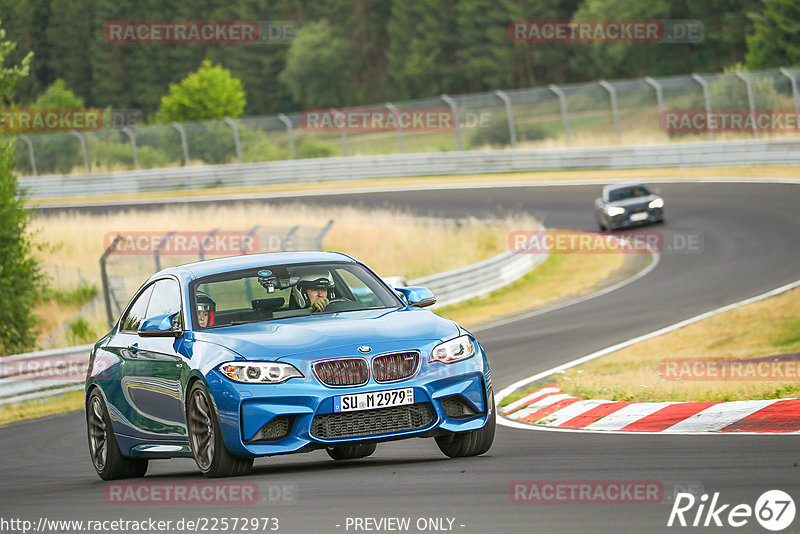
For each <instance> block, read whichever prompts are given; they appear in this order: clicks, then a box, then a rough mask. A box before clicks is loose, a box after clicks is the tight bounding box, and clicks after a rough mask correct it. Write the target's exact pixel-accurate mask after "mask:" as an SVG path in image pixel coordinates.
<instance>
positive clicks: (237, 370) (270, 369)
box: [218, 362, 303, 384]
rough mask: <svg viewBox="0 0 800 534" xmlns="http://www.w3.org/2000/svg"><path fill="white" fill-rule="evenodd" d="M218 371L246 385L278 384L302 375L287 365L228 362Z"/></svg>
mask: <svg viewBox="0 0 800 534" xmlns="http://www.w3.org/2000/svg"><path fill="white" fill-rule="evenodd" d="M218 369H219V371H220V372H221V373H222V374H223V375H225V376H227V377H228V378H230V379H231V380H234V381H236V382H244V383H246V384H280V383H281V382H286V381H287V380H289V379H290V378H302V377H303V375H302V373H300V371H298V370H297V369H295V368H294V367H293V366H291V365H289V364H288V363H276V362H229V363H223V364H222V365H220V366H219V368H218Z"/></svg>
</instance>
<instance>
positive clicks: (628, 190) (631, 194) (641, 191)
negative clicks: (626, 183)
mask: <svg viewBox="0 0 800 534" xmlns="http://www.w3.org/2000/svg"><path fill="white" fill-rule="evenodd" d="M649 195H650V191H648V190H647V188H646V187H645V186H643V185H633V186H630V187H620V188H617V189H612V190H611V191H609V192H608V201H609V202H617V201H618V200H628V199H629V198H637V197H646V196H649Z"/></svg>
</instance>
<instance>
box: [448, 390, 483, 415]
mask: <svg viewBox="0 0 800 534" xmlns="http://www.w3.org/2000/svg"><path fill="white" fill-rule="evenodd" d="M440 402H441V403H442V408H444V414H445V415H446V416H447V417H449V418H451V419H466V418H467V417H475V416H476V415H478V412H476V411H475V408H473V407H472V405H470V404H469V403H468V402H467V401H466V400H465V399H464V397H462V396H461V395H451V396H450V397H445V398H443V399H442V400H441V401H440Z"/></svg>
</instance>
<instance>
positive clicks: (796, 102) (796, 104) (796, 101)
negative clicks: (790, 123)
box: [781, 67, 800, 132]
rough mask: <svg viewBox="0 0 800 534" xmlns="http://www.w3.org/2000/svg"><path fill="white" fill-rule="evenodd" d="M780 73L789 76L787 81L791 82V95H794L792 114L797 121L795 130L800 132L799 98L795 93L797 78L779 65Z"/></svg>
mask: <svg viewBox="0 0 800 534" xmlns="http://www.w3.org/2000/svg"><path fill="white" fill-rule="evenodd" d="M781 74H783V75H784V76H786V77H787V78H789V81H790V82H792V96H794V114H795V119H796V122H797V131H798V132H800V98H798V95H797V79H796V78H795V77H794V76H792V73H791V72H789V71H788V70H787V69H785V68H783V67H781Z"/></svg>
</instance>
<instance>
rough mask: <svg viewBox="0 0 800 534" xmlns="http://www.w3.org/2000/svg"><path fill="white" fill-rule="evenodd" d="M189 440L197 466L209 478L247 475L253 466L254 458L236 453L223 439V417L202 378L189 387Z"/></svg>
mask: <svg viewBox="0 0 800 534" xmlns="http://www.w3.org/2000/svg"><path fill="white" fill-rule="evenodd" d="M186 414H187V420H188V423H189V424H188V425H187V426H188V431H189V444H190V445H191V447H192V454H193V455H194V461H195V463H197V467H199V468H200V471H201V472H202V473H203V475H205V476H207V477H209V478H218V477H230V476H237V475H246V474H247V473H249V472H250V470H251V469H252V468H253V459H252V458H240V457H239V456H234V455H232V454H231V453H230V452H228V449H227V448H226V447H225V443H224V442H223V441H222V432H220V429H219V421H218V420H217V414H216V411H215V409H214V404H213V403H212V402H211V397H210V395H209V394H208V391H206V388H205V386H203V384H202V383H201V382H195V383H194V385H192V388H191V390H190V391H189V402H188V405H187V407H186Z"/></svg>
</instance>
